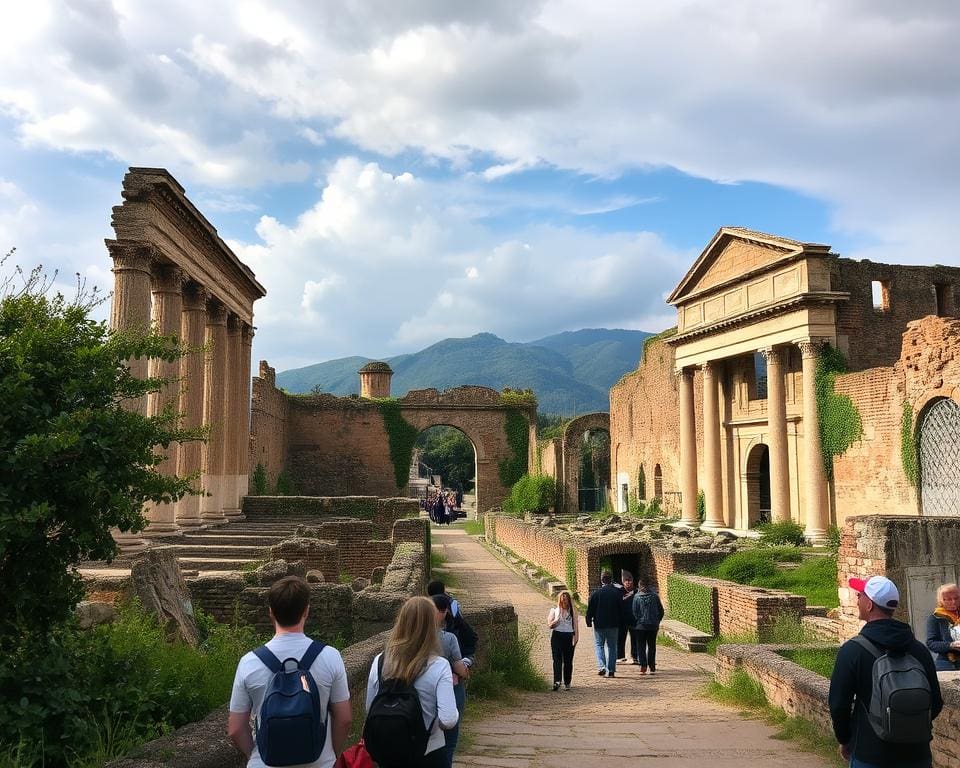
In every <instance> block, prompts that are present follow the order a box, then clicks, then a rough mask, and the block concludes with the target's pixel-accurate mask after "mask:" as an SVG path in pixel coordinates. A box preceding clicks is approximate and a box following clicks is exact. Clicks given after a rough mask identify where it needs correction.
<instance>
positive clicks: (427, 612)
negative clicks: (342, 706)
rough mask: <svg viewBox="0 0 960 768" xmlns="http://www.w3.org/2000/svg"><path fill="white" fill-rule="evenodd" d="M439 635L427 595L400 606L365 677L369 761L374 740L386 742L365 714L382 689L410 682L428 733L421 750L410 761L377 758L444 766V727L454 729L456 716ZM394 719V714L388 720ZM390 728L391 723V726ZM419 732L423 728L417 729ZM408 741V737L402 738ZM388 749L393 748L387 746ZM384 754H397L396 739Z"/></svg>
mask: <svg viewBox="0 0 960 768" xmlns="http://www.w3.org/2000/svg"><path fill="white" fill-rule="evenodd" d="M440 652H441V649H440V634H439V632H438V631H437V609H436V607H435V606H434V604H433V601H432V600H431V599H430V598H429V597H411V598H410V599H409V600H407V602H405V603H404V604H403V607H402V608H401V609H400V613H399V614H398V615H397V621H396V623H395V624H394V626H393V631H392V632H391V633H390V638H389V639H388V640H387V645H386V648H385V650H384V652H383V653H380V654H377V657H376V658H375V659H374V660H373V664H372V665H371V666H370V675H369V677H368V679H367V715H368V717H367V723H366V725H365V726H364V729H363V737H364V741H365V742H366V744H367V749H368V751H369V752H370V754H371V755H372V756H374V759H377V755H376V754H375V752H376V751H377V750H375V749H374V748H373V745H374V743H375V742H377V741H378V739H377V738H376V737H377V735H379V736H380V739H379V741H381V742H382V741H384V740H389V737H388V736H387V733H386V732H383V733H380V734H377V733H375V731H376V730H377V722H378V721H375V720H373V719H372V718H371V716H370V712H371V708H372V705H373V704H374V699H375V698H376V697H377V694H378V692H380V691H381V690H388V689H390V688H391V687H392V688H394V689H395V688H396V687H397V686H400V687H402V688H406V687H408V686H412V687H413V689H414V690H415V691H416V694H417V698H418V699H419V704H420V710H421V712H420V714H421V716H422V719H423V726H424V729H425V730H426V731H427V741H426V749H425V752H424V754H423V755H422V756H420V755H418V756H417V757H416V758H415V759H414V760H407V759H405V760H399V761H397V762H391V761H389V759H388V760H383V759H382V758H381V761H380V763H379V764H380V766H381V768H444V766H445V765H446V764H447V761H446V750H445V749H444V738H443V731H444V730H448V729H450V728H453V726H455V725H456V724H457V721H458V719H459V713H458V712H457V703H456V701H455V700H454V697H453V674H452V673H451V671H450V663H449V662H448V661H447V660H446V659H445V658H443V657H442V656H441V655H440ZM393 719H394V720H396V718H393ZM390 725H391V726H392V727H393V728H394V729H395V728H396V725H395V724H392V723H391V724H390ZM421 733H422V731H421ZM406 741H407V743H409V739H407V740H406ZM389 747H392V749H389ZM384 751H385V752H387V754H394V755H395V754H397V753H398V752H399V748H398V746H397V744H396V743H393V744H390V745H388V749H386V750H384Z"/></svg>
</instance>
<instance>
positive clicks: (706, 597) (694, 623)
mask: <svg viewBox="0 0 960 768" xmlns="http://www.w3.org/2000/svg"><path fill="white" fill-rule="evenodd" d="M667 602H668V603H669V605H670V618H672V619H676V620H677V621H682V622H683V623H684V624H689V625H690V626H691V627H695V628H696V629H699V630H700V631H701V632H706V633H707V634H708V635H714V634H716V630H715V629H714V626H713V589H712V588H711V587H708V586H705V585H703V584H694V583H693V582H691V581H687V580H686V579H685V578H683V576H682V575H681V574H679V573H671V574H670V575H669V576H668V577H667Z"/></svg>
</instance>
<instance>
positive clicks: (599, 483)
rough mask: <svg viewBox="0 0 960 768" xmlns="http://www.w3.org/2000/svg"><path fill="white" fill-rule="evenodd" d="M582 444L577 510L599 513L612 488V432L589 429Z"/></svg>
mask: <svg viewBox="0 0 960 768" xmlns="http://www.w3.org/2000/svg"><path fill="white" fill-rule="evenodd" d="M579 443H580V468H579V472H578V473H577V480H578V481H577V500H578V504H577V509H578V511H580V512H599V511H601V510H602V509H603V508H604V505H605V503H606V500H607V491H608V490H609V488H610V432H609V430H607V429H602V428H600V429H588V430H586V431H584V432H583V435H582V437H581V439H580V441H579Z"/></svg>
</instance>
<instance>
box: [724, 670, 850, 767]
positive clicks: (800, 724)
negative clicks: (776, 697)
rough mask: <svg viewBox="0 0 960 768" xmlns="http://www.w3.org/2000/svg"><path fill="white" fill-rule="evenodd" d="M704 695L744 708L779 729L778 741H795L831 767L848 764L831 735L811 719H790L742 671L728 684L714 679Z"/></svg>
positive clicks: (736, 672)
mask: <svg viewBox="0 0 960 768" xmlns="http://www.w3.org/2000/svg"><path fill="white" fill-rule="evenodd" d="M705 694H706V696H707V697H708V698H711V699H713V700H715V701H719V702H722V703H724V704H729V705H731V706H735V707H739V708H741V711H743V713H744V714H748V715H753V716H759V717H760V718H761V719H763V720H764V721H766V722H767V724H769V725H772V726H773V727H775V728H776V729H777V733H776V734H775V735H774V738H775V739H782V740H784V741H792V742H794V743H795V744H797V746H799V747H800V748H801V749H803V750H805V751H807V752H813V753H815V754H818V755H820V756H821V757H823V758H824V759H826V760H827V761H829V762H830V764H831V765H836V766H843V765H846V763H844V762H842V761H841V760H840V756H839V755H838V754H837V744H836V742H835V741H834V739H833V737H832V735H828V734H826V733H824V732H823V731H822V730H820V728H819V727H818V726H817V725H815V724H814V723H812V722H810V721H809V720H805V719H804V718H802V717H789V716H788V715H787V714H786V713H785V712H784V711H783V710H781V709H780V708H778V707H774V706H771V705H770V703H769V702H768V701H767V696H766V694H765V693H764V691H763V687H762V686H761V685H760V684H759V683H758V682H756V681H755V680H754V679H753V678H752V677H750V675H748V674H747V673H746V672H744V671H743V670H742V669H737V670H734V672H733V674H732V675H731V676H730V682H729V683H727V684H726V685H724V684H722V683H718V682H717V681H715V680H714V681H712V682H710V683H708V684H707V687H706V691H705Z"/></svg>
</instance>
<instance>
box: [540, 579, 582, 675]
mask: <svg viewBox="0 0 960 768" xmlns="http://www.w3.org/2000/svg"><path fill="white" fill-rule="evenodd" d="M547 626H548V627H549V628H550V629H551V630H552V631H551V633H550V653H551V654H552V655H553V690H555V691H559V690H560V682H561V680H562V681H563V687H564V689H565V690H568V691H569V690H570V679H571V678H572V677H573V649H574V648H575V647H576V645H577V641H578V640H579V639H580V627H579V620H578V619H577V612H576V611H575V610H574V607H573V598H572V597H571V596H570V593H569V592H567V591H566V590H564V591H563V592H561V593H560V594H559V595H557V604H556V606H555V607H553V608H551V609H550V612H549V613H548V614H547Z"/></svg>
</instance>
